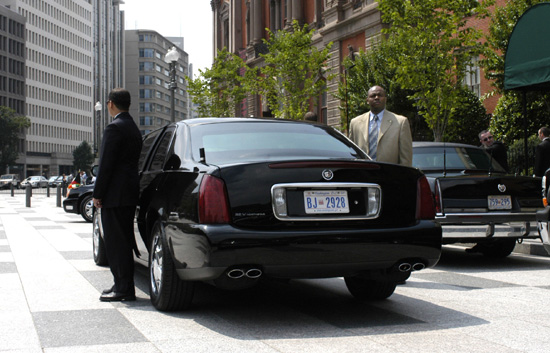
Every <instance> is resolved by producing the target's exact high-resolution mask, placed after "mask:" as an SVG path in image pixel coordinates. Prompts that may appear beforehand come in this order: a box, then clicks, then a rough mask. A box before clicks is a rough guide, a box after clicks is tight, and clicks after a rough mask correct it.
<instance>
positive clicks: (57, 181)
mask: <svg viewBox="0 0 550 353" xmlns="http://www.w3.org/2000/svg"><path fill="white" fill-rule="evenodd" d="M61 184H63V175H56V176H52V177H50V179H48V186H49V187H51V188H56V187H57V185H61Z"/></svg>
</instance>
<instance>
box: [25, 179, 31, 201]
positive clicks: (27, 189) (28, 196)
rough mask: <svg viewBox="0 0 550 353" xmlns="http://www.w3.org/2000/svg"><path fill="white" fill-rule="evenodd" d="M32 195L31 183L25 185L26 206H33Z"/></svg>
mask: <svg viewBox="0 0 550 353" xmlns="http://www.w3.org/2000/svg"><path fill="white" fill-rule="evenodd" d="M31 197H32V185H31V184H30V183H29V184H27V186H26V187H25V206H26V207H31Z"/></svg>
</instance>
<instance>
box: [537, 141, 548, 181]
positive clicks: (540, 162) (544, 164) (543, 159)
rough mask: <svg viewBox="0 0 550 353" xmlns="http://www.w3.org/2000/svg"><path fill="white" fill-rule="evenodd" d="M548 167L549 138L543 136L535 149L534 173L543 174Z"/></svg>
mask: <svg viewBox="0 0 550 353" xmlns="http://www.w3.org/2000/svg"><path fill="white" fill-rule="evenodd" d="M548 168H550V139H549V138H545V139H544V140H542V142H541V143H539V144H538V145H537V148H536V150H535V175H536V176H543V175H544V172H545V171H546V169H548Z"/></svg>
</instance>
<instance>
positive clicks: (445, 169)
mask: <svg viewBox="0 0 550 353" xmlns="http://www.w3.org/2000/svg"><path fill="white" fill-rule="evenodd" d="M443 176H444V177H445V176H447V145H446V143H445V141H443Z"/></svg>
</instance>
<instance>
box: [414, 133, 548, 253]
mask: <svg viewBox="0 0 550 353" xmlns="http://www.w3.org/2000/svg"><path fill="white" fill-rule="evenodd" d="M413 166H414V167H417V168H419V169H421V170H422V171H423V172H424V173H425V174H426V176H427V177H428V180H429V182H430V186H431V188H432V191H433V193H434V196H435V201H436V220H437V221H438V222H439V223H441V224H442V225H443V244H453V243H475V244H477V245H476V246H475V247H473V248H471V249H469V251H471V252H480V253H482V254H483V255H485V256H488V257H506V256H508V255H509V254H510V253H511V252H512V251H513V249H514V247H515V244H516V242H517V241H521V239H526V238H538V234H535V233H531V232H530V224H531V223H533V224H534V222H535V221H536V212H537V210H539V209H541V208H542V207H543V205H542V201H541V196H540V183H541V179H540V178H534V177H526V176H516V175H510V174H507V173H506V172H505V170H504V169H503V168H502V167H501V166H500V165H499V164H498V163H497V162H496V161H495V160H493V159H492V158H491V156H490V155H489V154H487V153H486V152H485V151H484V150H483V149H482V148H479V147H476V146H471V145H465V144H458V143H445V142H414V143H413ZM501 225H502V226H504V227H503V228H502V229H499V227H500V226H501ZM479 226H481V227H482V228H481V230H480V228H477V227H479Z"/></svg>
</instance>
